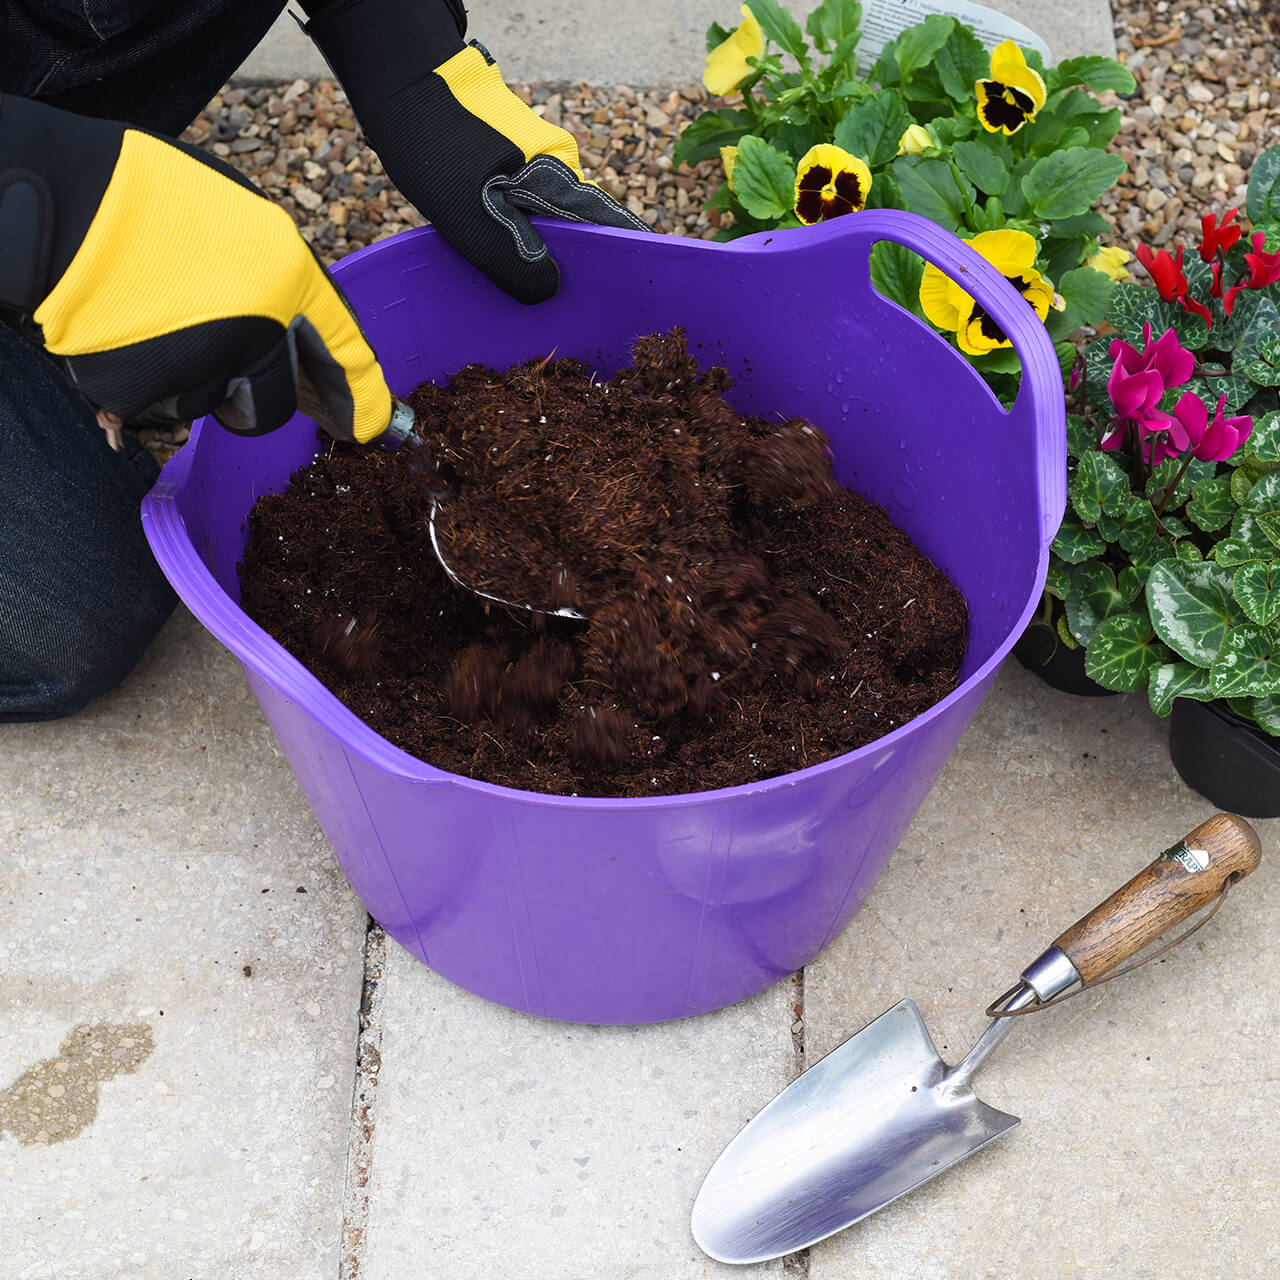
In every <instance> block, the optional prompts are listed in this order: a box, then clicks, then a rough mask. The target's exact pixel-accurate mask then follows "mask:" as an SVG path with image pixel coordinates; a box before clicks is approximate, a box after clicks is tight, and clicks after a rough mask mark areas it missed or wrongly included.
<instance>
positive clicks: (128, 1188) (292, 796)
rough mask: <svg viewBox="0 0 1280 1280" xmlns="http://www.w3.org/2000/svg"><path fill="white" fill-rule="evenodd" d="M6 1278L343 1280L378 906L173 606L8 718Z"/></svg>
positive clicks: (3, 1112) (234, 680) (1, 1198)
mask: <svg viewBox="0 0 1280 1280" xmlns="http://www.w3.org/2000/svg"><path fill="white" fill-rule="evenodd" d="M0 797H3V799H2V800H0V849H3V855H2V856H3V865H4V871H3V878H2V880H0V1236H2V1237H3V1239H4V1261H3V1263H2V1264H0V1273H3V1275H4V1276H5V1277H6V1280H47V1278H50V1277H69V1278H71V1280H104V1278H106V1277H117V1276H120V1277H130V1278H135V1277H136V1278H137V1280H185V1278H186V1277H189V1276H199V1277H202V1278H203V1277H218V1280H241V1278H244V1280H249V1278H250V1277H252V1278H253V1280H312V1278H314V1280H321V1277H323V1278H324V1280H333V1277H335V1276H336V1275H337V1271H338V1256H339V1250H340V1246H341V1239H340V1237H341V1219H342V1197H343V1187H344V1182H345V1177H346V1166H347V1146H348V1128H349V1123H350V1111H351V1094H352V1087H353V1080H354V1071H355V1049H356V1018H357V1011H358V1008H359V1002H360V993H361V987H362V950H363V943H364V935H365V924H366V916H365V912H364V910H363V908H362V907H361V906H360V904H359V903H358V901H357V900H356V898H355V896H354V895H353V894H352V893H351V891H350V889H349V888H348V887H347V885H346V882H345V881H344V880H343V878H342V876H341V874H340V872H339V871H338V869H337V867H336V864H335V863H334V860H333V857H332V855H331V854H330V852H329V850H328V846H327V845H326V844H325V841H324V839H323V837H322V836H321V834H320V831H319V829H318V827H317V825H316V823H315V820H314V818H313V817H312V815H311V811H310V808H309V807H308V805H307V803H306V801H305V799H304V798H303V796H302V794H301V792H300V791H299V789H298V788H297V786H296V784H295V783H294V781H293V777H292V775H291V774H290V772H289V769H288V767H287V766H286V764H285V762H284V760H283V758H282V757H281V755H280V753H279V751H278V749H277V748H276V746H275V744H274V742H273V740H272V738H271V736H270V732H269V731H268V729H267V727H266V724H265V722H264V721H263V719H262V716H261V714H260V713H259V712H258V710H257V705H256V703H255V702H254V701H253V699H252V696H251V695H250V693H249V691H248V688H247V687H246V685H245V682H244V679H243V677H242V676H241V674H240V671H239V668H238V667H237V666H236V665H235V663H234V662H233V661H232V660H231V659H230V657H229V656H228V655H227V654H226V653H225V651H224V650H223V649H222V648H221V646H219V645H218V644H217V643H216V642H215V641H213V640H212V639H211V638H210V637H208V636H207V635H206V634H205V633H204V631H203V630H202V629H201V628H200V627H199V626H198V625H197V624H196V623H195V621H194V620H193V619H192V618H191V617H190V615H188V614H187V613H186V612H185V611H179V613H178V614H177V616H175V618H174V619H173V620H172V621H171V622H170V624H169V625H168V626H167V627H166V629H165V631H164V632H163V634H162V636H161V638H160V640H159V641H158V642H157V643H156V644H155V645H154V646H153V648H152V650H151V652H150V653H149V654H148V656H147V657H146V659H145V660H144V662H143V664H142V665H141V667H140V668H139V669H138V671H136V672H135V673H134V675H133V676H132V677H131V678H130V680H129V681H128V682H127V683H126V684H125V686H124V687H123V688H121V689H120V690H118V691H117V692H116V693H114V694H112V695H110V696H108V697H106V698H104V699H102V700H100V701H99V702H98V703H96V704H94V706H93V707H92V708H91V709H90V710H88V711H86V712H85V713H83V714H82V715H80V716H78V717H75V718H73V719H71V720H66V721H60V722H57V723H53V724H44V725H0Z"/></svg>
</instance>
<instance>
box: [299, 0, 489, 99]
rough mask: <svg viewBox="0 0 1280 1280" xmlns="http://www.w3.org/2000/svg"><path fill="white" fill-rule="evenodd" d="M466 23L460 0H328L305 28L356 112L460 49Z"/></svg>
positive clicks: (450, 56) (462, 45)
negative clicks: (329, 1) (330, 1)
mask: <svg viewBox="0 0 1280 1280" xmlns="http://www.w3.org/2000/svg"><path fill="white" fill-rule="evenodd" d="M466 26H467V16H466V11H465V10H464V9H463V7H462V5H461V3H460V0H332V3H329V4H325V5H324V6H323V7H321V8H318V9H317V10H316V12H315V15H314V16H313V17H312V19H311V21H310V22H308V23H306V24H304V26H303V30H304V31H305V32H306V33H307V34H308V35H309V36H310V37H311V38H312V39H313V40H314V41H315V42H316V44H317V46H318V47H319V49H320V52H321V53H322V54H324V57H325V60H326V61H327V62H328V64H329V66H330V68H331V69H332V71H333V74H334V75H335V76H336V77H337V78H338V80H339V82H340V83H341V84H342V87H343V89H344V90H345V92H346V95H347V97H348V98H349V99H350V100H351V105H352V107H353V108H354V109H355V112H356V115H357V116H358V115H360V114H361V112H368V111H370V110H371V109H372V108H374V107H377V106H378V105H379V104H380V103H383V102H385V101H386V100H387V99H388V98H390V97H392V96H393V95H394V94H396V93H398V92H399V91H400V90H401V89H403V88H404V87H405V86H406V85H410V84H412V83H413V82H414V81H415V80H420V79H421V78H422V76H423V75H424V74H425V73H426V72H429V71H430V70H431V69H432V68H433V67H438V66H440V64H441V63H443V62H447V61H448V60H449V59H450V58H452V57H453V56H454V54H456V53H459V52H461V51H462V49H463V48H464V47H465V45H464V44H463V35H464V34H465V32H466Z"/></svg>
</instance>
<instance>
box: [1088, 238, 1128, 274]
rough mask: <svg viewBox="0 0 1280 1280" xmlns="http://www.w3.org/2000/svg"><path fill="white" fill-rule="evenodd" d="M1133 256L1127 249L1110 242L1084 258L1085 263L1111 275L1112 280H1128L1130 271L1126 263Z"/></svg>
mask: <svg viewBox="0 0 1280 1280" xmlns="http://www.w3.org/2000/svg"><path fill="white" fill-rule="evenodd" d="M1132 256H1133V255H1132V254H1130V253H1129V251H1128V250H1127V249H1121V248H1120V247H1119V245H1114V244H1109V245H1106V246H1104V247H1099V249H1098V251H1097V253H1092V254H1090V255H1089V257H1087V258H1086V259H1085V260H1084V265H1085V266H1086V267H1092V268H1093V269H1094V270H1095V271H1101V272H1102V274H1103V275H1104V276H1110V277H1111V279H1112V280H1127V279H1128V278H1129V273H1128V271H1126V270H1125V265H1124V264H1125V263H1126V262H1128V261H1129V259H1130V258H1131V257H1132Z"/></svg>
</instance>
